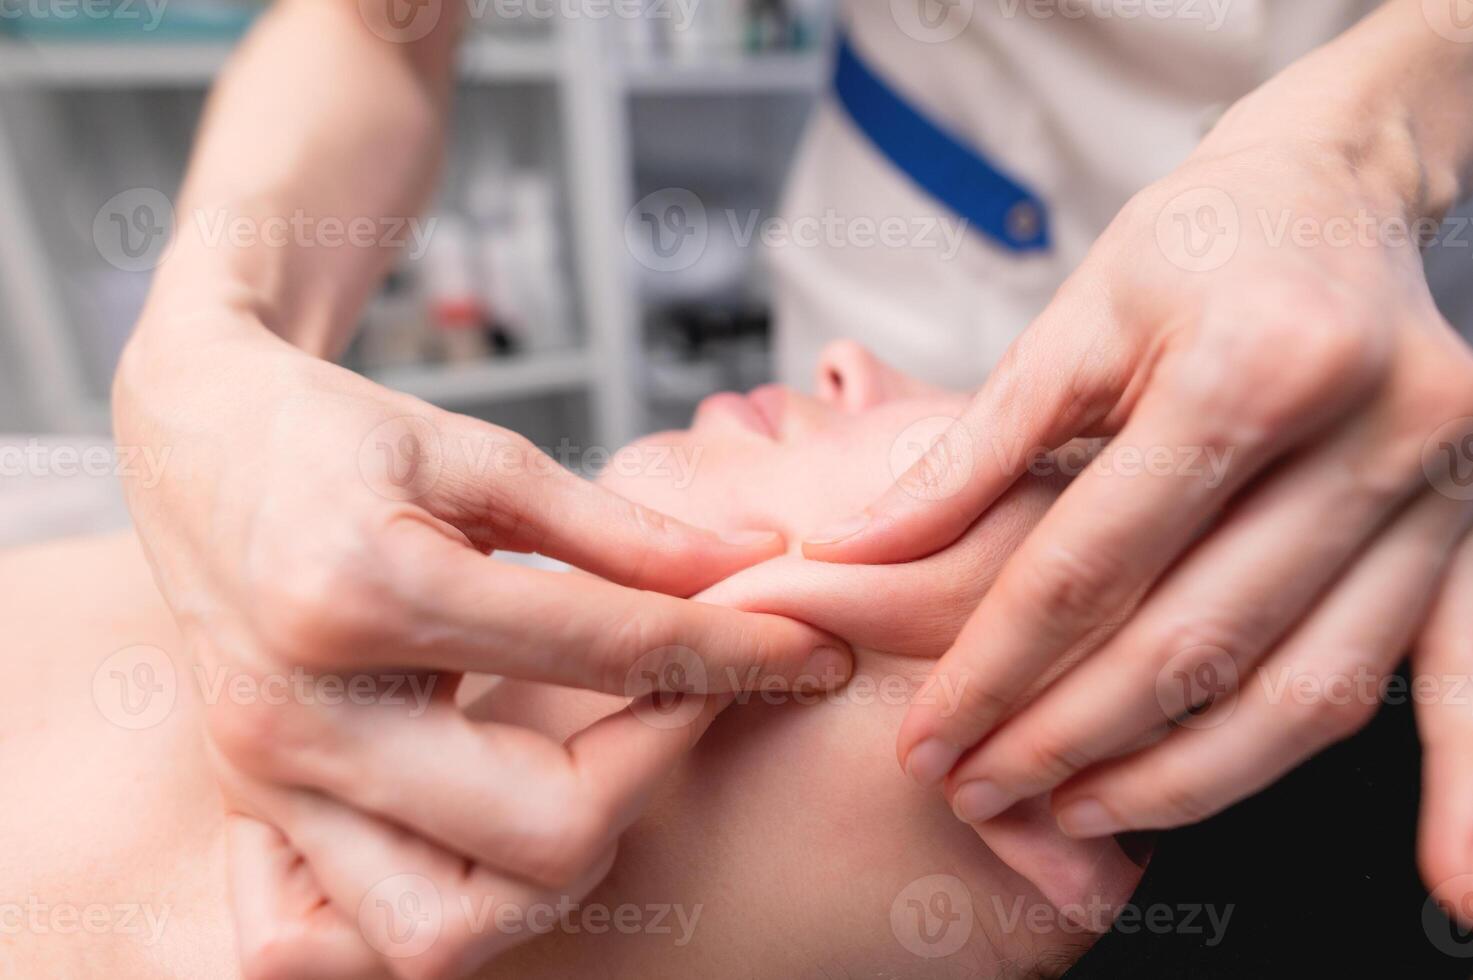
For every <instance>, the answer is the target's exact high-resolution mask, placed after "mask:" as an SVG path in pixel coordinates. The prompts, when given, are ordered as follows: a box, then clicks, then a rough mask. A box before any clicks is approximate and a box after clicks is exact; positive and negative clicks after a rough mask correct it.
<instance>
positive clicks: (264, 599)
mask: <svg viewBox="0 0 1473 980" xmlns="http://www.w3.org/2000/svg"><path fill="white" fill-rule="evenodd" d="M357 538H358V540H357V541H356V542H355V543H352V544H348V543H337V544H330V545H328V546H326V547H324V548H321V549H318V550H313V551H306V552H304V551H293V552H292V553H291V554H290V555H288V556H286V557H285V558H283V559H282V560H281V561H280V562H279V563H273V567H271V568H268V569H262V570H261V574H258V575H255V576H254V577H253V580H252V582H251V583H250V594H251V607H252V609H253V612H254V616H255V619H256V624H255V625H256V627H257V629H258V631H259V633H260V635H261V636H262V638H263V639H264V641H265V643H266V645H267V647H268V648H269V649H270V651H271V652H272V653H273V654H275V655H277V656H278V657H280V658H281V659H283V660H286V661H288V662H292V663H297V664H301V665H303V666H309V667H331V666H336V665H341V664H343V663H346V662H349V661H351V659H352V657H353V654H354V653H355V652H357V651H358V650H359V649H360V648H361V646H362V645H363V644H364V643H366V642H368V641H369V640H371V639H372V638H374V637H376V636H381V635H383V633H384V632H385V627H386V623H385V617H386V612H387V610H390V609H392V608H393V605H394V604H393V603H392V602H390V601H386V600H388V599H390V598H391V596H389V595H388V594H387V593H388V592H389V590H388V587H387V581H386V578H385V574H384V568H385V565H384V563H382V562H379V561H376V560H375V559H374V557H373V555H372V553H371V551H372V549H371V547H370V546H369V545H368V544H366V540H367V535H363V534H360V535H358V536H357Z"/></svg>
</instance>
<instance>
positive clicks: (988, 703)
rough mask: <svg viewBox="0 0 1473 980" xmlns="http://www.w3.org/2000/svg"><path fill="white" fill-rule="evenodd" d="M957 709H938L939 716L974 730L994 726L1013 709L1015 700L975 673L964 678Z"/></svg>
mask: <svg viewBox="0 0 1473 980" xmlns="http://www.w3.org/2000/svg"><path fill="white" fill-rule="evenodd" d="M956 694H957V697H956V703H955V707H954V708H951V709H950V710H948V709H946V708H944V707H943V708H940V709H938V714H939V716H940V717H941V718H942V719H944V720H948V721H953V722H954V721H960V722H962V723H963V724H966V725H968V726H971V727H973V728H976V727H983V726H988V725H992V724H994V723H995V722H997V721H998V720H999V719H1002V718H1004V717H1006V716H1007V714H1008V712H1009V711H1011V710H1012V708H1013V699H1012V698H1009V697H1007V696H1006V695H1005V694H1004V693H1003V692H1002V691H1001V690H999V689H998V688H996V687H994V686H993V683H992V682H991V681H990V680H988V681H984V680H982V679H981V678H980V677H979V676H978V675H977V674H975V673H968V674H965V675H964V676H963V677H962V681H961V687H960V688H959V689H958V690H957V692H956Z"/></svg>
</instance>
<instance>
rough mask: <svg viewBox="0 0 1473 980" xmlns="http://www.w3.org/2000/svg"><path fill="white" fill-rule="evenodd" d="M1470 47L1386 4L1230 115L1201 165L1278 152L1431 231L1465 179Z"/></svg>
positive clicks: (1415, 11) (1470, 135)
mask: <svg viewBox="0 0 1473 980" xmlns="http://www.w3.org/2000/svg"><path fill="white" fill-rule="evenodd" d="M1470 113H1473V44H1460V43H1455V42H1453V41H1450V40H1448V39H1446V38H1445V37H1443V36H1441V35H1439V34H1438V33H1437V32H1436V31H1435V30H1434V29H1433V28H1432V27H1431V26H1430V25H1429V22H1428V21H1427V20H1426V18H1425V17H1424V16H1423V12H1422V4H1421V3H1420V2H1419V0H1392V2H1390V3H1387V4H1386V5H1385V6H1383V7H1382V8H1381V9H1380V10H1378V11H1377V12H1376V13H1374V14H1373V15H1371V16H1370V17H1368V18H1366V19H1365V20H1364V21H1362V22H1361V23H1360V24H1359V25H1357V26H1356V27H1355V28H1354V29H1352V30H1350V31H1348V32H1347V33H1346V34H1344V35H1342V36H1341V37H1340V38H1338V39H1336V40H1335V41H1333V42H1332V43H1330V44H1328V45H1326V46H1325V47H1323V48H1320V49H1318V50H1316V51H1314V52H1311V53H1310V54H1309V55H1307V56H1305V57H1304V58H1302V59H1300V60H1299V61H1298V62H1296V63H1294V64H1293V65H1291V66H1290V67H1289V68H1287V69H1285V70H1284V71H1283V72H1281V73H1280V74H1279V75H1277V76H1275V77H1274V78H1272V79H1270V80H1269V81H1268V82H1267V83H1265V84H1264V85H1263V86H1261V87H1260V88H1258V89H1257V90H1255V91H1253V92H1251V93H1249V95H1247V96H1245V97H1244V98H1243V99H1242V100H1241V101H1239V102H1238V103H1237V104H1236V105H1234V106H1233V107H1232V109H1231V110H1229V111H1228V112H1227V113H1226V114H1225V115H1224V116H1223V119H1222V121H1221V122H1220V123H1219V125H1218V126H1217V127H1215V128H1214V129H1213V131H1212V133H1210V134H1209V135H1208V137H1207V138H1206V139H1205V140H1204V141H1203V143H1202V145H1201V147H1200V148H1199V150H1198V153H1199V154H1200V155H1206V156H1224V155H1229V154H1234V153H1238V152H1242V151H1243V150H1245V149H1249V148H1255V147H1256V148H1259V149H1266V148H1273V149H1275V150H1282V151H1287V152H1288V153H1290V154H1293V155H1295V156H1298V157H1299V158H1300V159H1303V160H1305V161H1307V162H1308V163H1309V166H1310V168H1311V169H1313V170H1318V171H1322V172H1325V173H1326V174H1327V175H1329V176H1332V177H1335V175H1334V174H1333V172H1335V171H1338V179H1337V182H1342V181H1343V182H1345V183H1348V184H1352V185H1354V186H1355V187H1356V188H1357V191H1358V193H1359V194H1360V196H1361V197H1362V198H1363V199H1364V200H1365V201H1366V202H1368V203H1369V204H1370V206H1372V207H1373V208H1375V209H1376V210H1377V211H1379V212H1380V213H1382V214H1386V215H1392V216H1396V217H1401V218H1405V219H1406V220H1408V221H1412V222H1416V221H1421V220H1424V219H1433V220H1440V219H1441V218H1442V216H1443V215H1444V214H1446V212H1447V211H1448V210H1450V209H1451V208H1452V207H1453V206H1454V205H1455V204H1457V202H1458V201H1459V200H1461V199H1462V198H1463V197H1464V196H1465V194H1466V193H1467V192H1468V189H1469V178H1470V171H1473V128H1470V127H1468V126H1467V125H1466V119H1467V116H1468V115H1469V114H1470Z"/></svg>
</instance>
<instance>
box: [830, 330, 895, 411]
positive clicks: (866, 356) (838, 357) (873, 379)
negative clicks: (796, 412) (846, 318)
mask: <svg viewBox="0 0 1473 980" xmlns="http://www.w3.org/2000/svg"><path fill="white" fill-rule="evenodd" d="M887 373H888V369H887V368H886V367H885V366H884V365H883V364H881V363H880V361H879V359H878V358H876V357H875V355H874V354H872V353H870V351H869V348H867V347H865V346H864V345H863V344H860V343H857V342H856V341H853V340H836V341H833V342H831V343H829V344H827V345H825V346H824V349H823V350H822V352H820V353H819V355H818V376H817V378H816V379H815V381H814V387H815V390H816V391H817V392H818V399H819V401H821V402H824V403H826V404H829V405H832V406H834V407H835V408H838V409H839V410H840V411H843V412H862V411H864V410H865V409H868V408H873V407H874V406H875V405H877V404H879V403H880V402H883V401H884V400H885V399H886V398H887V397H890V396H889V394H888V393H887V390H886V389H887V385H886V383H885V381H886V379H885V375H886V374H887Z"/></svg>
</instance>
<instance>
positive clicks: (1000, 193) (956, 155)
mask: <svg viewBox="0 0 1473 980" xmlns="http://www.w3.org/2000/svg"><path fill="white" fill-rule="evenodd" d="M834 89H835V92H836V94H837V95H838V97H839V102H840V103H841V104H842V105H843V106H844V108H845V110H847V111H848V113H849V116H850V118H852V119H853V120H854V122H855V124H856V125H857V126H858V127H859V128H860V130H861V131H862V132H863V133H864V134H865V135H866V136H867V137H869V139H870V141H871V142H872V143H874V145H875V146H876V147H877V148H878V149H879V150H880V152H881V153H883V154H884V155H885V156H886V157H888V158H889V160H890V162H891V163H893V164H894V165H895V166H897V167H899V168H900V169H901V170H902V171H903V172H904V173H906V174H907V175H909V177H910V179H911V180H913V181H915V182H916V183H917V184H919V185H920V186H921V187H922V188H924V189H925V190H926V192H927V193H929V194H930V195H931V196H932V197H934V198H936V199H937V200H938V201H940V202H941V203H942V204H944V205H946V206H947V207H949V208H951V210H952V211H954V212H955V213H956V214H958V215H959V216H961V217H963V218H965V219H966V220H967V223H968V224H969V225H971V226H972V227H974V228H976V229H978V230H979V231H981V232H982V233H984V234H986V235H987V236H988V237H989V238H991V239H993V241H995V242H997V243H998V244H1000V245H1002V246H1004V247H1005V248H1008V249H1011V250H1012V251H1015V252H1032V251H1039V250H1042V249H1047V248H1048V247H1049V234H1048V210H1047V208H1046V207H1045V206H1044V203H1043V201H1041V200H1040V199H1039V198H1038V196H1037V195H1035V194H1033V193H1032V192H1031V191H1029V190H1028V188H1026V187H1024V186H1023V185H1021V184H1019V183H1018V182H1017V181H1015V180H1013V179H1012V178H1010V177H1008V176H1007V175H1005V174H1003V173H1002V172H1001V171H999V170H998V169H997V168H996V167H994V166H993V165H992V164H991V163H989V162H988V161H987V159H986V158H985V157H983V156H982V155H981V154H979V153H978V152H977V151H976V150H974V149H972V148H971V147H969V146H967V145H966V144H965V143H962V142H961V141H960V140H958V139H957V138H956V137H954V136H952V135H951V134H950V133H948V132H946V131H945V130H943V129H941V128H940V127H939V126H937V125H936V124H935V123H933V122H931V120H930V119H928V118H926V116H925V114H923V113H922V112H921V111H920V110H919V109H917V108H916V107H915V106H913V105H911V104H910V103H909V102H907V101H906V100H905V99H904V98H902V97H901V96H900V94H899V93H897V92H896V91H895V90H893V89H892V88H890V86H889V85H887V84H885V82H884V81H883V80H882V79H881V78H880V77H879V76H878V75H876V74H875V73H874V72H873V71H871V70H870V67H869V65H867V64H865V63H864V60H863V59H862V58H860V56H859V54H858V53H857V52H856V51H855V50H854V47H853V45H851V44H850V43H849V38H848V37H846V36H845V35H844V34H843V33H842V32H841V33H840V34H839V52H838V60H837V64H836V67H835V71H834Z"/></svg>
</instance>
